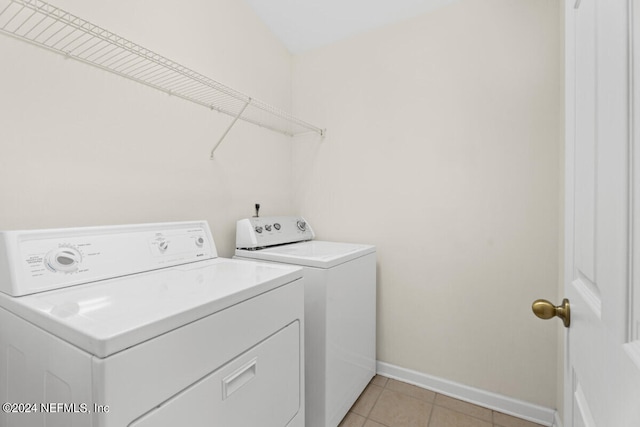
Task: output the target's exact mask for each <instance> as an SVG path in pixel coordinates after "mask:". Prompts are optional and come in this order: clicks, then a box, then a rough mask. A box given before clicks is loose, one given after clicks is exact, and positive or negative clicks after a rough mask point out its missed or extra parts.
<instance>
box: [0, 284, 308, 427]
mask: <svg viewBox="0 0 640 427" xmlns="http://www.w3.org/2000/svg"><path fill="white" fill-rule="evenodd" d="M303 299H304V288H303V282H302V279H299V280H296V281H294V282H292V283H289V284H286V285H284V286H280V287H278V288H276V289H273V290H271V291H267V292H265V293H262V294H260V295H257V296H255V297H253V298H249V299H248V300H246V301H243V302H241V303H239V304H235V305H233V306H230V307H228V308H226V309H224V310H221V311H219V312H217V313H215V314H212V315H210V316H207V317H205V318H202V319H200V320H197V321H194V322H192V323H189V324H188V325H185V326H183V327H180V328H177V329H175V330H172V331H170V332H168V333H165V334H163V335H161V336H158V337H156V338H154V339H150V340H148V341H145V342H143V343H140V344H138V345H136V346H134V347H131V348H128V349H125V350H123V351H120V352H118V353H116V354H113V355H111V356H109V357H107V358H104V359H101V358H97V357H95V356H91V355H90V354H88V353H86V352H84V351H82V350H81V349H78V348H77V347H75V346H73V345H71V344H69V343H67V342H65V341H63V340H62V339H60V338H58V337H56V336H54V335H51V334H49V333H47V332H46V331H44V330H42V329H41V328H39V327H37V326H35V325H33V324H32V323H30V322H27V321H25V320H24V319H21V318H19V317H18V316H15V315H14V314H12V313H9V312H8V311H6V310H4V309H3V308H0V366H3V367H5V368H6V369H0V384H2V385H3V386H2V387H0V401H2V402H35V403H44V404H47V403H50V402H53V403H56V402H59V403H64V404H76V405H81V404H86V405H88V408H89V409H90V410H91V411H92V413H81V412H76V413H74V412H59V413H44V412H42V411H39V412H37V413H27V414H25V413H17V414H7V413H0V425H2V426H3V427H4V426H6V427H42V426H44V425H46V426H52V427H53V426H65V427H124V426H129V425H131V423H133V422H135V421H136V420H141V419H142V418H141V417H143V416H144V415H145V414H149V413H151V412H152V411H153V410H154V409H155V408H158V407H162V405H163V404H166V403H167V402H169V401H171V399H172V398H174V397H175V396H180V395H181V394H182V395H183V396H185V397H187V400H189V402H187V401H186V400H185V401H184V402H185V403H187V406H189V407H191V408H195V409H194V410H197V411H198V414H190V413H183V414H182V415H183V417H184V418H183V419H182V420H183V421H184V422H183V423H177V424H179V425H180V424H184V425H188V426H189V427H201V426H204V425H206V426H209V425H233V426H235V425H239V424H224V423H223V424H218V423H210V424H204V425H198V424H193V423H191V422H190V420H191V416H192V415H193V418H194V419H198V417H200V416H201V415H202V414H200V412H206V411H207V408H206V405H207V404H208V402H203V405H202V406H198V405H197V403H198V402H197V399H196V398H197V397H198V396H197V395H189V396H187V393H186V392H187V391H188V390H191V389H193V388H194V387H197V385H198V384H199V383H200V381H201V380H203V379H206V378H207V377H209V376H211V375H212V374H213V373H216V372H222V371H221V370H220V368H221V367H223V368H222V370H224V369H225V368H224V367H228V368H229V370H230V371H231V372H230V373H229V374H228V375H227V374H226V371H225V375H224V376H222V378H221V381H224V380H226V383H227V387H228V390H227V395H228V396H229V399H232V398H234V397H238V396H242V395H243V394H244V392H245V391H250V387H251V386H252V385H251V384H252V383H254V381H252V380H251V378H250V374H251V373H252V367H251V366H248V365H247V364H246V363H244V362H249V361H250V360H245V359H243V355H246V354H248V352H251V349H256V350H257V349H258V348H259V347H260V343H266V342H267V341H269V337H274V336H276V335H278V331H284V330H285V329H287V331H288V333H287V334H285V335H283V338H285V340H284V341H285V342H286V344H284V345H285V347H286V351H285V354H286V356H285V359H286V364H287V365H288V367H287V369H286V373H284V374H283V375H284V377H285V378H287V384H286V387H288V388H287V391H286V393H287V396H286V399H279V400H278V401H277V403H276V404H277V405H278V406H277V407H273V408H272V409H273V412H274V413H275V414H280V415H281V416H282V415H283V414H286V416H287V417H289V416H291V415H292V414H293V419H292V420H291V421H290V422H289V423H288V424H287V427H304V413H305V408H304V405H303V404H302V402H304V372H303V370H302V366H303V360H304V347H303V343H304V333H303V331H304V306H303ZM298 324H299V325H300V326H299V327H297V326H296V327H294V328H293V329H289V328H288V326H289V327H290V326H291V325H298ZM294 336H295V337H294ZM274 344H281V342H280V341H277V342H274ZM294 346H297V348H295V349H294V348H293V347H294ZM269 347H270V348H269V351H267V353H270V354H269V356H268V357H267V359H269V360H270V361H269V363H267V364H264V365H263V364H261V358H262V360H263V361H264V358H263V357H262V356H264V355H265V353H264V352H262V350H257V351H256V352H255V354H254V355H253V356H254V358H257V362H258V364H257V365H255V367H256V370H255V371H253V372H255V373H256V374H257V376H260V375H261V367H263V366H267V365H268V366H270V367H271V368H272V370H273V371H272V372H271V373H268V376H270V378H269V379H268V380H267V381H264V380H260V379H259V378H258V377H256V378H255V379H258V381H257V382H260V386H261V387H262V388H263V389H264V388H266V389H270V388H272V389H273V390H274V391H282V390H281V389H280V387H281V385H280V384H279V383H278V382H277V381H276V382H274V383H273V384H270V383H271V382H272V381H274V377H276V376H277V377H280V375H279V372H282V371H281V369H282V367H281V366H280V365H278V363H279V362H278V361H274V359H273V356H274V353H272V351H273V352H277V349H276V348H275V347H273V346H269ZM233 361H236V362H238V364H234V362H233ZM243 367H247V368H248V370H246V371H242V368H243ZM294 369H297V373H294V372H293V370H294ZM267 371H269V369H268V370H267ZM234 373H238V374H239V376H238V377H236V378H234V377H233V374H234ZM246 374H249V376H247V375H246ZM235 379H239V380H240V381H239V382H236V381H235ZM247 380H248V381H247ZM296 381H297V382H296ZM257 382H256V383H257ZM267 383H269V384H267ZM218 385H219V386H220V387H221V388H222V383H219V384H218ZM245 397H248V396H245ZM192 398H193V399H196V401H195V402H194V401H192V400H191V399H192ZM296 402H297V406H296ZM94 405H98V406H99V407H103V408H104V407H108V412H106V411H102V412H100V411H98V412H96V411H94V408H95V407H94ZM259 405H261V397H256V396H255V395H253V396H252V397H251V398H250V399H248V400H245V402H244V404H243V405H241V406H242V407H241V408H240V411H246V410H251V409H252V408H253V407H257V406H259ZM236 415H237V416H238V417H243V416H245V414H242V413H240V414H236ZM230 417H231V418H234V417H233V416H232V415H230ZM281 418H282V417H281ZM173 425H176V424H173ZM254 425H260V424H254ZM284 425H285V424H280V425H279V426H278V427H284Z"/></svg>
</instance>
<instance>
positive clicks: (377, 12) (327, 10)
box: [246, 0, 455, 54]
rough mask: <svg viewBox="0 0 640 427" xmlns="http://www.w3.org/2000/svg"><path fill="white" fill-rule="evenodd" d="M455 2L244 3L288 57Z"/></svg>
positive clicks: (288, 0)
mask: <svg viewBox="0 0 640 427" xmlns="http://www.w3.org/2000/svg"><path fill="white" fill-rule="evenodd" d="M453 1H455V0H246V2H247V3H248V4H249V5H250V6H251V7H252V8H253V10H255V12H256V13H257V14H258V16H259V17H260V18H261V19H262V21H264V22H265V23H266V24H267V26H268V27H269V28H270V29H271V31H273V32H274V34H275V35H276V36H277V37H278V38H279V39H280V40H281V41H282V42H283V43H284V45H285V46H286V47H287V49H289V51H290V52H291V53H294V54H297V53H302V52H305V51H308V50H311V49H314V48H317V47H321V46H324V45H327V44H330V43H333V42H336V41H339V40H342V39H345V38H347V37H350V36H353V35H355V34H359V33H362V32H365V31H367V30H370V29H373V28H377V27H382V26H384V25H387V24H391V23H394V22H398V21H402V20H405V19H408V18H412V17H414V16H417V15H420V14H423V13H426V12H428V11H429V10H432V9H434V8H436V7H440V6H442V5H445V4H448V3H452V2H453Z"/></svg>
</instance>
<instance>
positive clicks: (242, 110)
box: [210, 98, 251, 160]
mask: <svg viewBox="0 0 640 427" xmlns="http://www.w3.org/2000/svg"><path fill="white" fill-rule="evenodd" d="M249 104H251V98H249V100H248V101H247V102H245V103H244V106H243V107H242V109H241V110H240V112H239V113H238V114H237V115H236V116H235V117H234V118H233V121H232V122H231V124H230V125H229V127H228V128H227V130H225V131H224V133H223V134H222V136H221V137H220V139H219V140H218V142H217V144H216V145H214V146H213V149H212V150H211V157H210V158H211V159H212V160H213V153H215V151H216V148H218V146H219V145H220V144H221V143H222V140H223V139H224V138H225V137H226V136H227V134H228V133H229V131H230V130H231V128H232V127H233V125H235V124H236V122H237V121H238V119H239V118H240V116H242V113H244V110H246V109H247V107H248V106H249Z"/></svg>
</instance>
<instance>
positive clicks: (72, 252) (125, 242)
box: [0, 221, 304, 427]
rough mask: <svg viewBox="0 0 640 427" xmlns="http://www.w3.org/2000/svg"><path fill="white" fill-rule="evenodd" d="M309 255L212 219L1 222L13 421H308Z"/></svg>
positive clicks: (228, 425) (2, 362)
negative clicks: (52, 224) (243, 242)
mask: <svg viewBox="0 0 640 427" xmlns="http://www.w3.org/2000/svg"><path fill="white" fill-rule="evenodd" d="M301 277H302V271H301V269H300V268H293V267H285V266H278V265H267V264H249V263H246V262H242V261H237V260H231V259H224V258H218V257H217V252H216V247H215V244H214V241H213V238H212V236H211V233H210V231H209V227H208V225H207V223H206V222H204V221H200V222H180V223H166V224H147V225H132V226H115V227H91V228H75V229H60V230H40V231H13V232H2V233H0V366H1V367H2V368H1V369H0V384H2V386H1V387H0V402H2V403H5V402H6V403H5V405H4V406H3V411H2V412H1V413H0V425H2V426H4V427H18V426H19V427H36V426H37V427H43V426H47V427H52V426H54V427H57V426H60V427H62V426H64V427H89V426H91V427H125V426H128V427H175V426H178V425H184V426H189V427H205V426H206V427H211V426H218V427H247V426H261V427H262V426H270V427H285V426H288V427H303V426H304V404H303V402H304V364H303V363H304V321H303V316H304V313H303V310H304V302H303V299H304V289H303V284H302V279H301Z"/></svg>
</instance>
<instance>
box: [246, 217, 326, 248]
mask: <svg viewBox="0 0 640 427" xmlns="http://www.w3.org/2000/svg"><path fill="white" fill-rule="evenodd" d="M314 237H315V234H314V233H313V230H312V229H311V227H310V226H309V224H308V223H307V221H306V220H305V219H304V218H302V217H299V216H265V217H253V218H245V219H241V220H240V221H238V223H237V224H236V248H237V249H258V248H263V247H268V246H274V245H282V244H285V243H294V242H301V241H304V240H312V239H313V238H314Z"/></svg>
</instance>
